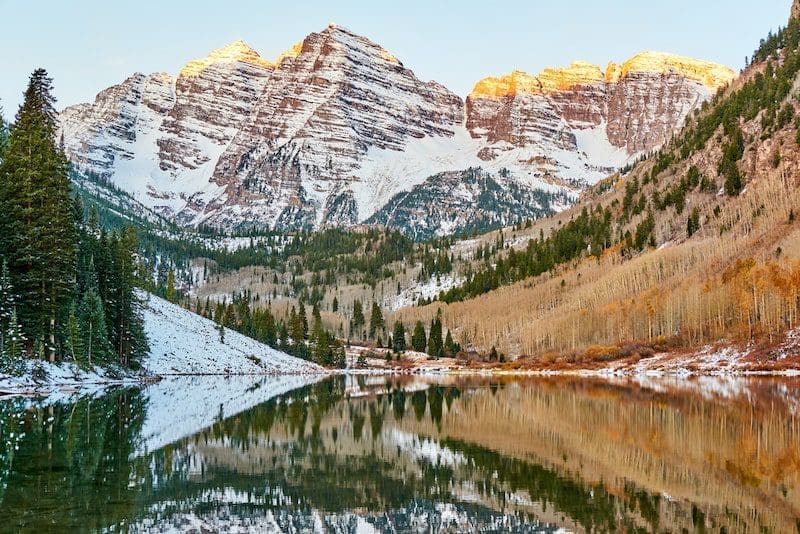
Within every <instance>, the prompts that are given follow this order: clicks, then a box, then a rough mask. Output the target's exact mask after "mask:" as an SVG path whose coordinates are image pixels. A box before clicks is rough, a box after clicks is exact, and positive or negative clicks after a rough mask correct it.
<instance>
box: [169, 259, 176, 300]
mask: <svg viewBox="0 0 800 534" xmlns="http://www.w3.org/2000/svg"><path fill="white" fill-rule="evenodd" d="M167 300H168V301H170V302H175V271H174V270H173V269H172V267H170V268H169V272H168V273H167Z"/></svg>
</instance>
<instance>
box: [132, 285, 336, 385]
mask: <svg viewBox="0 0 800 534" xmlns="http://www.w3.org/2000/svg"><path fill="white" fill-rule="evenodd" d="M142 297H143V298H145V299H146V300H147V303H146V308H145V315H144V326H145V332H146V333H147V338H148V340H149V341H150V356H148V357H147V359H146V360H145V361H144V367H145V369H147V371H149V372H150V373H153V374H157V375H162V376H163V375H203V374H205V375H214V374H276V375H277V374H308V373H321V372H324V369H323V368H322V367H320V366H318V365H316V364H313V363H311V362H307V361H305V360H301V359H299V358H295V357H293V356H289V355H288V354H286V353H284V352H280V351H277V350H275V349H273V348H271V347H268V346H266V345H263V344H261V343H259V342H257V341H255V340H253V339H251V338H249V337H246V336H243V335H242V334H240V333H238V332H234V331H233V330H230V329H225V340H224V342H222V341H220V335H219V328H218V327H217V324H216V323H214V322H213V321H210V320H208V319H206V318H204V317H201V316H199V315H197V314H195V313H192V312H190V311H188V310H184V309H183V308H181V307H180V306H176V305H174V304H171V303H169V302H167V301H166V300H164V299H160V298H158V297H156V296H154V295H142Z"/></svg>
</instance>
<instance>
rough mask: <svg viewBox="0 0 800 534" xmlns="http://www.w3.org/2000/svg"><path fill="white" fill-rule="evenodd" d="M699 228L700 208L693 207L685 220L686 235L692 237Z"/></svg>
mask: <svg viewBox="0 0 800 534" xmlns="http://www.w3.org/2000/svg"><path fill="white" fill-rule="evenodd" d="M699 229H700V210H698V209H697V208H694V209H693V210H692V213H691V215H689V219H688V220H687V221H686V235H688V236H689V237H692V235H694V233H695V232H696V231H698V230H699Z"/></svg>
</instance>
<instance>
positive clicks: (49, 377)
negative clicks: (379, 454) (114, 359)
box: [0, 292, 325, 394]
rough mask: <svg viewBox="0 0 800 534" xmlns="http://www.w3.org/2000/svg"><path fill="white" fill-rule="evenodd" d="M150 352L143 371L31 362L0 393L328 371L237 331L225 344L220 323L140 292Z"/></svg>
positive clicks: (5, 379) (5, 380)
mask: <svg viewBox="0 0 800 534" xmlns="http://www.w3.org/2000/svg"><path fill="white" fill-rule="evenodd" d="M139 297H140V298H142V299H144V300H145V303H146V304H145V310H144V326H145V332H146V333H147V338H148V341H149V343H150V354H149V355H148V356H147V357H145V358H144V361H142V366H143V370H142V371H140V372H133V371H130V370H126V369H122V368H116V367H113V368H109V369H101V368H99V367H94V368H91V369H81V368H80V367H79V366H78V365H76V364H74V363H66V362H65V363H60V364H51V363H48V362H44V361H39V360H36V361H34V360H25V362H24V364H25V365H26V369H25V370H24V372H23V373H21V376H11V375H7V374H3V373H0V393H25V394H28V393H34V392H35V393H37V394H50V393H53V392H55V391H62V392H70V391H71V392H75V393H81V394H85V393H87V392H91V391H92V390H98V389H103V388H105V387H107V386H109V385H114V384H126V383H138V382H140V381H141V380H142V379H145V378H152V377H153V376H154V375H161V376H164V375H227V374H238V375H247V374H249V375H278V374H285V375H292V374H319V373H324V372H325V369H323V368H322V367H320V366H318V365H316V364H313V363H311V362H307V361H305V360H301V359H299V358H295V357H293V356H289V355H288V354H286V353H283V352H280V351H278V350H275V349H273V348H271V347H268V346H266V345H264V344H262V343H259V342H257V341H255V340H253V339H250V338H249V337H246V336H243V335H242V334H239V333H238V332H234V331H233V330H229V329H226V330H225V342H224V343H222V342H220V335H219V329H218V328H217V325H216V323H214V322H213V321H209V320H208V319H205V318H203V317H200V316H199V315H196V314H194V313H192V312H190V311H188V310H184V309H183V308H181V307H180V306H176V305H174V304H171V303H169V302H167V301H166V300H163V299H160V298H158V297H156V296H153V295H147V294H146V293H143V292H140V293H139Z"/></svg>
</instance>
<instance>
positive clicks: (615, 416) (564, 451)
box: [0, 377, 800, 532]
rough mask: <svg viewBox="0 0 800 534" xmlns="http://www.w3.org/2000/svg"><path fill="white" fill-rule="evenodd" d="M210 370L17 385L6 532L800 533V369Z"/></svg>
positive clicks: (2, 520)
mask: <svg viewBox="0 0 800 534" xmlns="http://www.w3.org/2000/svg"><path fill="white" fill-rule="evenodd" d="M316 380H317V379H315V378H301V377H284V378H256V377H231V378H228V379H226V378H221V377H217V378H214V377H202V378H201V377H197V378H185V379H176V380H166V381H163V382H161V383H159V384H156V385H153V386H149V387H146V388H143V389H116V390H113V391H106V392H104V393H103V394H95V395H92V396H84V397H79V398H75V397H72V398H70V397H63V398H53V397H51V398H48V399H41V400H35V401H34V400H30V399H5V400H3V399H0V532H81V531H115V532H119V531H122V532H143V531H144V532H152V531H155V532H164V531H196V532H215V531H231V530H239V531H248V530H249V531H257V532H272V531H283V532H313V531H322V532H374V531H378V532H419V531H424V532H475V531H486V532H554V531H559V530H560V531H570V532H572V531H577V532H585V531H593V532H620V531H622V532H634V531H641V532H656V531H658V532H681V531H687V532H697V531H708V532H759V531H770V532H797V531H798V525H800V523H799V522H798V520H799V519H800V411H799V410H798V409H799V408H800V380H798V379H694V380H691V379H681V380H677V379H676V380H669V379H664V380H653V381H641V380H640V381H633V382H630V381H612V382H609V381H602V380H595V379H566V378H553V379H527V378H526V379H508V380H498V379H486V380H483V379H467V378H455V377H444V378H440V379H424V378H419V377H397V378H387V377H358V378H356V377H348V378H345V377H337V378H333V379H326V380H323V381H319V382H316Z"/></svg>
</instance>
